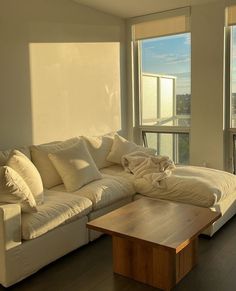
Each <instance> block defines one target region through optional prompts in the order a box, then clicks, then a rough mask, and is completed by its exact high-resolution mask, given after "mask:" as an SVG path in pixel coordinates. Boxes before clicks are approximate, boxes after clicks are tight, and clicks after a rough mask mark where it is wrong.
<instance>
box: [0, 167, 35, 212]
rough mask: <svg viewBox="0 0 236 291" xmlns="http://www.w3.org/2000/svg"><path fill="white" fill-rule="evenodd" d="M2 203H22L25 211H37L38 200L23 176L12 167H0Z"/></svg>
mask: <svg viewBox="0 0 236 291" xmlns="http://www.w3.org/2000/svg"><path fill="white" fill-rule="evenodd" d="M0 203H17V204H20V206H21V209H22V211H23V212H28V213H31V212H36V211H37V208H36V202H35V199H34V196H33V194H32V193H31V191H30V189H29V187H28V186H27V184H26V183H25V181H24V180H23V178H22V177H21V176H20V175H19V174H18V173H17V172H16V171H14V170H13V169H12V168H10V167H7V166H4V167H0Z"/></svg>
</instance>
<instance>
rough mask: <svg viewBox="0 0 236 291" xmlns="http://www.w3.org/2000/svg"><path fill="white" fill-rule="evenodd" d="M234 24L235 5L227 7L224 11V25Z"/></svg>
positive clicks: (235, 22) (235, 19) (235, 17)
mask: <svg viewBox="0 0 236 291" xmlns="http://www.w3.org/2000/svg"><path fill="white" fill-rule="evenodd" d="M235 24H236V5H233V6H229V7H227V9H226V25H235Z"/></svg>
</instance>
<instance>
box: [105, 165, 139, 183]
mask: <svg viewBox="0 0 236 291" xmlns="http://www.w3.org/2000/svg"><path fill="white" fill-rule="evenodd" d="M100 172H101V173H102V174H106V175H111V176H115V177H122V178H125V179H126V180H128V181H129V182H131V183H134V175H133V174H131V173H128V172H125V171H124V168H123V167H122V166H121V165H113V166H110V167H107V168H104V169H101V170H100Z"/></svg>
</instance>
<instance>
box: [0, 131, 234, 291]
mask: <svg viewBox="0 0 236 291" xmlns="http://www.w3.org/2000/svg"><path fill="white" fill-rule="evenodd" d="M79 140H80V142H81V140H82V143H83V146H84V147H85V148H86V150H85V152H84V153H83V150H84V148H83V149H82V150H81V151H80V154H81V153H82V155H85V156H87V154H88V155H89V157H87V158H85V159H84V160H83V163H81V159H82V157H81V156H77V153H76V154H75V155H76V158H75V160H76V159H77V160H80V162H79V165H78V164H76V167H79V176H78V179H79V180H80V182H79V186H77V182H78V181H77V180H75V179H74V180H73V179H71V176H73V175H74V174H75V177H74V178H76V177H77V176H76V175H77V172H76V173H74V172H73V169H71V168H70V166H71V165H70V164H68V163H67V160H65V159H66V158H65V157H68V156H67V154H68V149H71V148H74V146H75V145H77V143H78V138H73V139H70V140H68V141H65V142H53V143H50V144H45V145H39V146H30V147H25V148H21V149H19V150H20V151H21V152H22V153H23V154H24V155H25V156H27V157H28V158H29V159H30V160H32V162H33V163H34V165H35V166H36V168H37V170H38V172H39V173H40V177H41V179H42V183H43V186H44V191H43V196H44V201H43V203H39V204H38V205H37V211H33V212H30V213H29V212H25V211H23V210H22V207H21V204H20V203H4V201H3V200H1V194H2V193H1V191H2V190H1V191H0V201H1V204H0V284H2V285H3V286H5V287H8V286H11V285H13V284H15V283H16V282H18V281H20V280H22V279H24V278H26V277H27V276H29V275H31V274H33V273H34V272H36V271H37V270H39V269H40V268H42V267H43V266H45V265H47V264H49V263H50V262H52V261H54V260H56V259H57V258H59V257H61V256H63V255H65V254H67V253H69V252H70V251H72V250H75V249H76V248H78V247H80V246H82V245H85V244H87V243H89V241H93V240H94V239H96V238H97V237H99V236H100V235H101V233H98V232H95V231H91V230H90V231H88V230H87V228H86V223H87V222H88V221H90V220H92V219H94V218H96V217H99V216H101V215H103V214H105V213H107V212H110V211H112V210H114V209H116V208H118V207H120V206H122V205H125V204H127V203H129V202H131V201H132V200H133V199H138V198H140V197H142V195H139V194H138V193H136V191H135V187H134V176H133V175H132V174H130V173H127V172H125V171H124V170H123V168H122V166H121V165H119V164H118V163H114V162H111V161H112V160H115V159H116V158H117V156H114V155H113V157H112V158H110V161H108V160H107V157H108V156H110V157H111V156H112V149H113V150H114V148H113V146H114V135H105V136H101V137H96V138H95V137H91V138H89V137H80V138H79ZM136 147H137V146H136V145H134V144H128V148H129V150H130V149H137V148H136ZM138 149H141V148H140V147H139V148H138ZM123 150H125V149H123ZM126 150H127V145H126ZM142 150H143V149H142ZM121 152H122V150H121ZM73 154H74V152H70V155H72V156H73ZM11 155H12V153H11V151H10V150H7V151H2V152H0V166H2V167H6V165H8V164H9V157H11ZM50 155H51V156H50ZM53 159H54V160H53ZM73 159H74V158H73V157H72V158H70V160H71V161H72V160H73ZM91 159H92V160H91ZM71 161H70V162H71ZM54 162H55V164H54ZM93 163H94V165H93V167H96V170H94V169H90V166H91V164H93ZM55 165H57V167H58V168H56V167H55ZM65 169H66V171H65ZM77 170H78V168H77ZM59 173H60V174H59ZM68 173H69V174H70V173H72V174H71V176H68ZM88 176H91V177H93V178H91V179H90V180H88ZM94 177H95V178H94ZM83 180H84V181H85V182H84V184H83V183H82V182H81V181H83ZM31 182H32V181H31ZM63 182H64V183H63ZM0 183H1V181H0ZM81 183H82V184H81ZM81 185H82V186H81ZM68 187H71V188H70V189H73V187H78V189H76V190H74V191H70V192H68ZM0 188H1V185H0ZM235 197H236V194H235V195H232V196H230V197H228V198H225V199H224V201H223V203H221V202H219V203H218V204H216V205H215V206H213V207H215V209H216V210H220V211H221V212H222V214H223V217H222V218H221V219H220V220H219V221H218V222H216V224H215V225H214V226H211V227H210V228H209V229H208V231H207V233H208V235H212V234H213V233H214V232H215V231H216V230H217V229H219V228H220V227H221V226H222V225H223V224H224V223H225V221H227V220H228V219H229V218H230V217H232V216H233V215H234V214H235V213H236V202H235ZM221 205H222V207H223V208H221ZM224 214H225V216H224Z"/></svg>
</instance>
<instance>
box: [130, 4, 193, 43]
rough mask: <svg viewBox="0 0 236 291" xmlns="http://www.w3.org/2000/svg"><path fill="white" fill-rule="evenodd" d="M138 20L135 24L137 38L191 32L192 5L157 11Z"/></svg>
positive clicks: (134, 33)
mask: <svg viewBox="0 0 236 291" xmlns="http://www.w3.org/2000/svg"><path fill="white" fill-rule="evenodd" d="M144 18H145V19H144ZM136 21H137V23H135V24H133V39H135V40H141V39H146V38H153V37H159V36H164V35H171V34H178V33H184V32H189V31H190V7H186V8H181V9H176V10H171V11H166V12H161V13H156V14H153V15H149V16H147V17H143V18H137V19H136Z"/></svg>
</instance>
